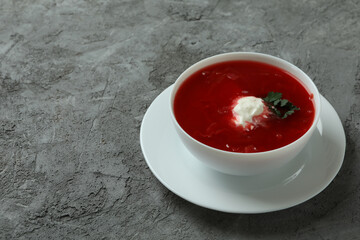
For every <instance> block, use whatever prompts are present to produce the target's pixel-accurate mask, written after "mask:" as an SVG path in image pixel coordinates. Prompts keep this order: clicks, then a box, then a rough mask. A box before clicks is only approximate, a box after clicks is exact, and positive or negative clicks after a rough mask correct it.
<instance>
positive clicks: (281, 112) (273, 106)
mask: <svg viewBox="0 0 360 240" xmlns="http://www.w3.org/2000/svg"><path fill="white" fill-rule="evenodd" d="M281 97H282V93H279V92H269V93H268V95H267V96H266V97H265V98H263V100H264V101H265V103H266V104H267V106H268V107H269V109H270V110H271V111H272V112H273V113H275V115H276V116H278V117H280V118H282V119H284V118H287V117H288V116H290V115H291V114H293V113H294V112H295V110H300V108H298V107H296V106H295V105H293V104H292V103H291V102H290V101H289V100H287V99H281Z"/></svg>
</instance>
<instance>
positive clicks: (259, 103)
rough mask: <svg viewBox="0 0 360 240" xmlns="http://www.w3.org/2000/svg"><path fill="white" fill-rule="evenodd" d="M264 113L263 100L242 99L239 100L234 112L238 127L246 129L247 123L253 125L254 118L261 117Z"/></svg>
mask: <svg viewBox="0 0 360 240" xmlns="http://www.w3.org/2000/svg"><path fill="white" fill-rule="evenodd" d="M263 111H264V103H263V100H262V99H261V98H257V97H252V96H248V97H241V98H239V99H238V100H237V103H236V105H235V107H234V108H233V110H232V112H233V114H234V117H235V119H234V121H235V124H236V125H237V126H240V125H242V126H243V127H245V125H246V123H247V122H248V123H252V122H253V117H255V116H258V115H260V114H261V113H262V112H263Z"/></svg>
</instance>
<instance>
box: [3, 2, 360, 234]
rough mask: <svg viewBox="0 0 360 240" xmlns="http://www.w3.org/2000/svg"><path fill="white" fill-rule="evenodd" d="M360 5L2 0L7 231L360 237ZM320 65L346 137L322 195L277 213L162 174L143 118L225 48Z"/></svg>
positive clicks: (315, 69) (319, 79) (320, 82)
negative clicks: (187, 194) (181, 190)
mask: <svg viewBox="0 0 360 240" xmlns="http://www.w3.org/2000/svg"><path fill="white" fill-rule="evenodd" d="M359 49H360V2H359V1H357V0H353V1H351V0H349V1H340V0H339V1H337V0H319V1H315V0H301V1H295V0H293V1H285V0H284V1H280V0H270V1H250V0H248V1H212V0H208V1H202V0H193V1H186V2H182V1H165V0H160V1H115V0H107V1H106V0H104V1H81V0H80V1H72V0H56V1H45V0H33V1H10V0H9V1H6V0H0V184H1V185H0V239H359V238H360V163H359V160H360V142H359V139H360V133H359V132H360V131H359V130H360V54H359V53H360V51H359ZM229 51H256V52H263V53H268V54H272V55H275V56H279V57H281V58H283V59H285V60H288V61H290V62H292V63H294V64H296V65H297V66H298V67H300V68H301V69H303V70H304V71H305V72H306V73H307V74H309V76H311V77H312V78H313V79H314V81H315V83H316V84H317V86H318V87H319V90H320V92H321V93H322V94H323V95H324V96H325V97H326V98H327V99H328V100H329V101H330V102H331V104H332V105H333V106H334V108H335V109H336V110H337V112H338V114H339V116H340V118H341V120H342V122H343V125H344V128H345V131H346V136H347V150H346V157H345V161H344V165H343V167H342V169H341V171H340V173H339V174H338V176H337V177H336V178H335V180H334V181H333V182H332V184H331V185H330V186H329V187H328V188H326V189H325V191H323V192H322V193H321V194H319V195H318V196H316V197H314V198H313V199H311V200H309V201H307V202H305V203H303V204H301V205H298V206H296V207H293V208H291V209H288V210H283V211H279V212H274V213H268V214H259V215H242V214H226V213H221V212H216V211H212V210H208V209H205V208H201V207H198V206H195V205H193V204H191V203H189V202H187V201H185V200H183V199H181V198H179V197H177V196H176V195H174V194H173V193H172V192H170V191H168V190H167V189H166V188H165V187H164V186H163V185H161V183H160V182H159V181H158V180H157V179H156V178H155V177H154V176H153V175H152V174H151V172H150V170H149V169H148V167H147V165H146V163H145V161H144V158H143V155H142V153H141V149H140V145H139V130H140V124H141V121H142V117H143V115H144V113H145V111H146V109H147V107H148V106H149V105H150V103H151V102H152V101H153V100H154V98H155V97H156V96H157V95H158V94H160V93H161V92H162V91H163V90H164V89H165V88H166V87H168V86H169V85H171V84H172V83H173V82H174V81H175V79H176V77H177V76H178V75H179V74H180V73H181V72H182V71H183V70H185V69H186V68H187V67H188V66H190V65H191V64H193V63H195V62H196V61H198V60H200V59H202V58H205V57H208V56H211V55H214V54H218V53H223V52H229Z"/></svg>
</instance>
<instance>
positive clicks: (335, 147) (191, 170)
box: [140, 86, 345, 213]
mask: <svg viewBox="0 0 360 240" xmlns="http://www.w3.org/2000/svg"><path fill="white" fill-rule="evenodd" d="M171 88H172V86H170V87H169V88H167V89H166V90H165V91H164V92H162V93H161V94H160V95H159V96H158V97H157V98H156V99H155V100H154V102H153V103H152V104H151V106H150V107H149V109H148V110H147V112H146V114H145V116H144V119H143V122H142V125H141V130H140V143H141V148H142V151H143V154H144V156H145V160H146V162H147V164H148V165H149V167H150V169H151V171H152V172H153V174H154V175H155V176H156V177H157V179H158V180H159V181H160V182H161V183H162V184H164V185H165V187H167V188H168V189H169V190H171V191H172V192H173V193H175V194H177V195H178V196H180V197H182V198H184V199H186V200H188V201H190V202H192V203H194V204H197V205H199V206H202V207H206V208H210V209H213V210H218V211H223V212H231V213H263V212H271V211H276V210H281V209H285V208H289V207H292V206H295V205H297V204H300V203H302V202H304V201H306V200H308V199H310V198H312V197H314V196H315V195H317V194H318V193H320V192H321V191H322V190H323V189H324V188H326V187H327V186H328V184H329V183H330V182H331V181H332V180H333V179H334V177H335V176H336V174H337V173H338V171H339V169H340V167H341V165H342V162H343V159H344V154H345V133H344V129H343V127H342V125H341V121H340V119H339V117H338V115H337V113H336V112H335V110H334V108H333V107H332V106H331V105H330V103H329V102H328V101H327V100H326V99H325V98H324V97H321V104H322V110H321V114H320V119H321V120H320V122H319V124H318V126H317V130H316V131H315V132H314V135H313V136H312V138H311V140H310V142H309V143H308V144H307V146H306V147H305V148H304V150H303V151H302V152H301V153H300V154H299V155H298V156H297V157H296V158H295V159H293V160H292V161H291V162H290V163H288V164H287V165H285V166H283V167H282V168H280V169H277V170H275V171H272V172H268V173H266V174H262V175H258V176H250V177H243V176H232V175H226V174H222V173H220V172H217V171H215V170H212V169H210V168H208V167H206V166H205V165H203V163H201V162H200V161H199V160H197V159H196V158H195V157H194V156H193V155H192V154H191V153H190V152H188V150H187V149H186V148H185V147H184V146H183V144H182V142H181V141H180V139H179V138H178V135H177V133H176V132H175V129H174V127H173V123H172V122H171V118H170V107H169V96H170V91H171Z"/></svg>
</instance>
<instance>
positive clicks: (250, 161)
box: [170, 52, 320, 175]
mask: <svg viewBox="0 0 360 240" xmlns="http://www.w3.org/2000/svg"><path fill="white" fill-rule="evenodd" d="M233 60H250V61H257V62H263V63H267V64H270V65H273V66H276V67H279V68H281V69H284V70H285V71H287V72H289V73H291V74H292V75H294V76H295V77H296V78H297V79H298V80H300V81H301V82H302V83H303V84H304V85H305V86H306V88H307V90H308V91H309V92H311V93H312V94H313V95H314V102H315V119H314V121H313V124H312V125H311V127H310V128H309V130H308V131H307V132H306V133H305V134H304V135H303V136H302V137H300V138H299V139H297V140H296V141H294V142H292V143H290V144H288V145H286V146H284V147H281V148H278V149H275V150H271V151H266V152H257V153H236V152H228V151H223V150H219V149H216V148H213V147H210V146H207V145H205V144H203V143H201V142H199V141H197V140H196V139H194V138H193V137H191V136H190V135H189V134H187V133H186V132H185V131H184V130H183V129H182V128H181V127H180V125H179V123H178V122H177V120H176V118H175V115H174V98H175V94H176V92H177V90H178V89H179V87H180V85H181V84H182V83H183V82H184V81H185V80H186V79H187V78H188V77H190V75H192V74H193V73H195V72H197V71H198V70H200V69H202V68H204V67H206V66H209V65H212V64H215V63H219V62H226V61H233ZM170 108H171V117H172V120H173V122H174V125H175V128H176V131H177V133H178V134H179V136H180V138H181V140H182V142H183V143H184V145H185V146H186V148H187V149H188V150H189V151H190V152H191V153H192V154H193V155H194V156H195V157H196V158H197V159H199V160H200V161H202V162H203V163H205V164H206V165H207V166H209V167H211V168H213V169H215V170H218V171H220V172H223V173H227V174H233V175H256V174H260V173H264V172H266V171H269V170H272V169H275V168H278V167H281V166H282V165H284V164H285V163H287V162H289V161H290V160H292V159H293V158H294V157H295V156H296V155H297V154H298V153H299V152H300V151H301V150H302V149H303V148H304V146H305V145H306V143H307V142H308V141H309V139H310V137H311V135H312V134H313V132H314V130H315V129H316V125H317V123H318V121H319V116H320V94H319V91H318V89H317V88H316V86H315V84H314V83H313V81H312V80H311V79H310V78H309V77H308V76H307V75H306V74H305V73H304V72H303V71H301V70H300V69H299V68H297V67H296V66H294V65H293V64H291V63H289V62H287V61H285V60H282V59H280V58H277V57H273V56H270V55H266V54H261V53H252V52H233V53H225V54H220V55H216V56H213V57H209V58H206V59H204V60H201V61H200V62H197V63H195V64H194V65H192V66H191V67H189V68H188V69H186V70H185V71H184V72H183V73H182V74H181V75H180V76H179V78H178V79H177V80H176V82H175V84H174V87H173V90H172V92H171V95H170Z"/></svg>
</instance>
